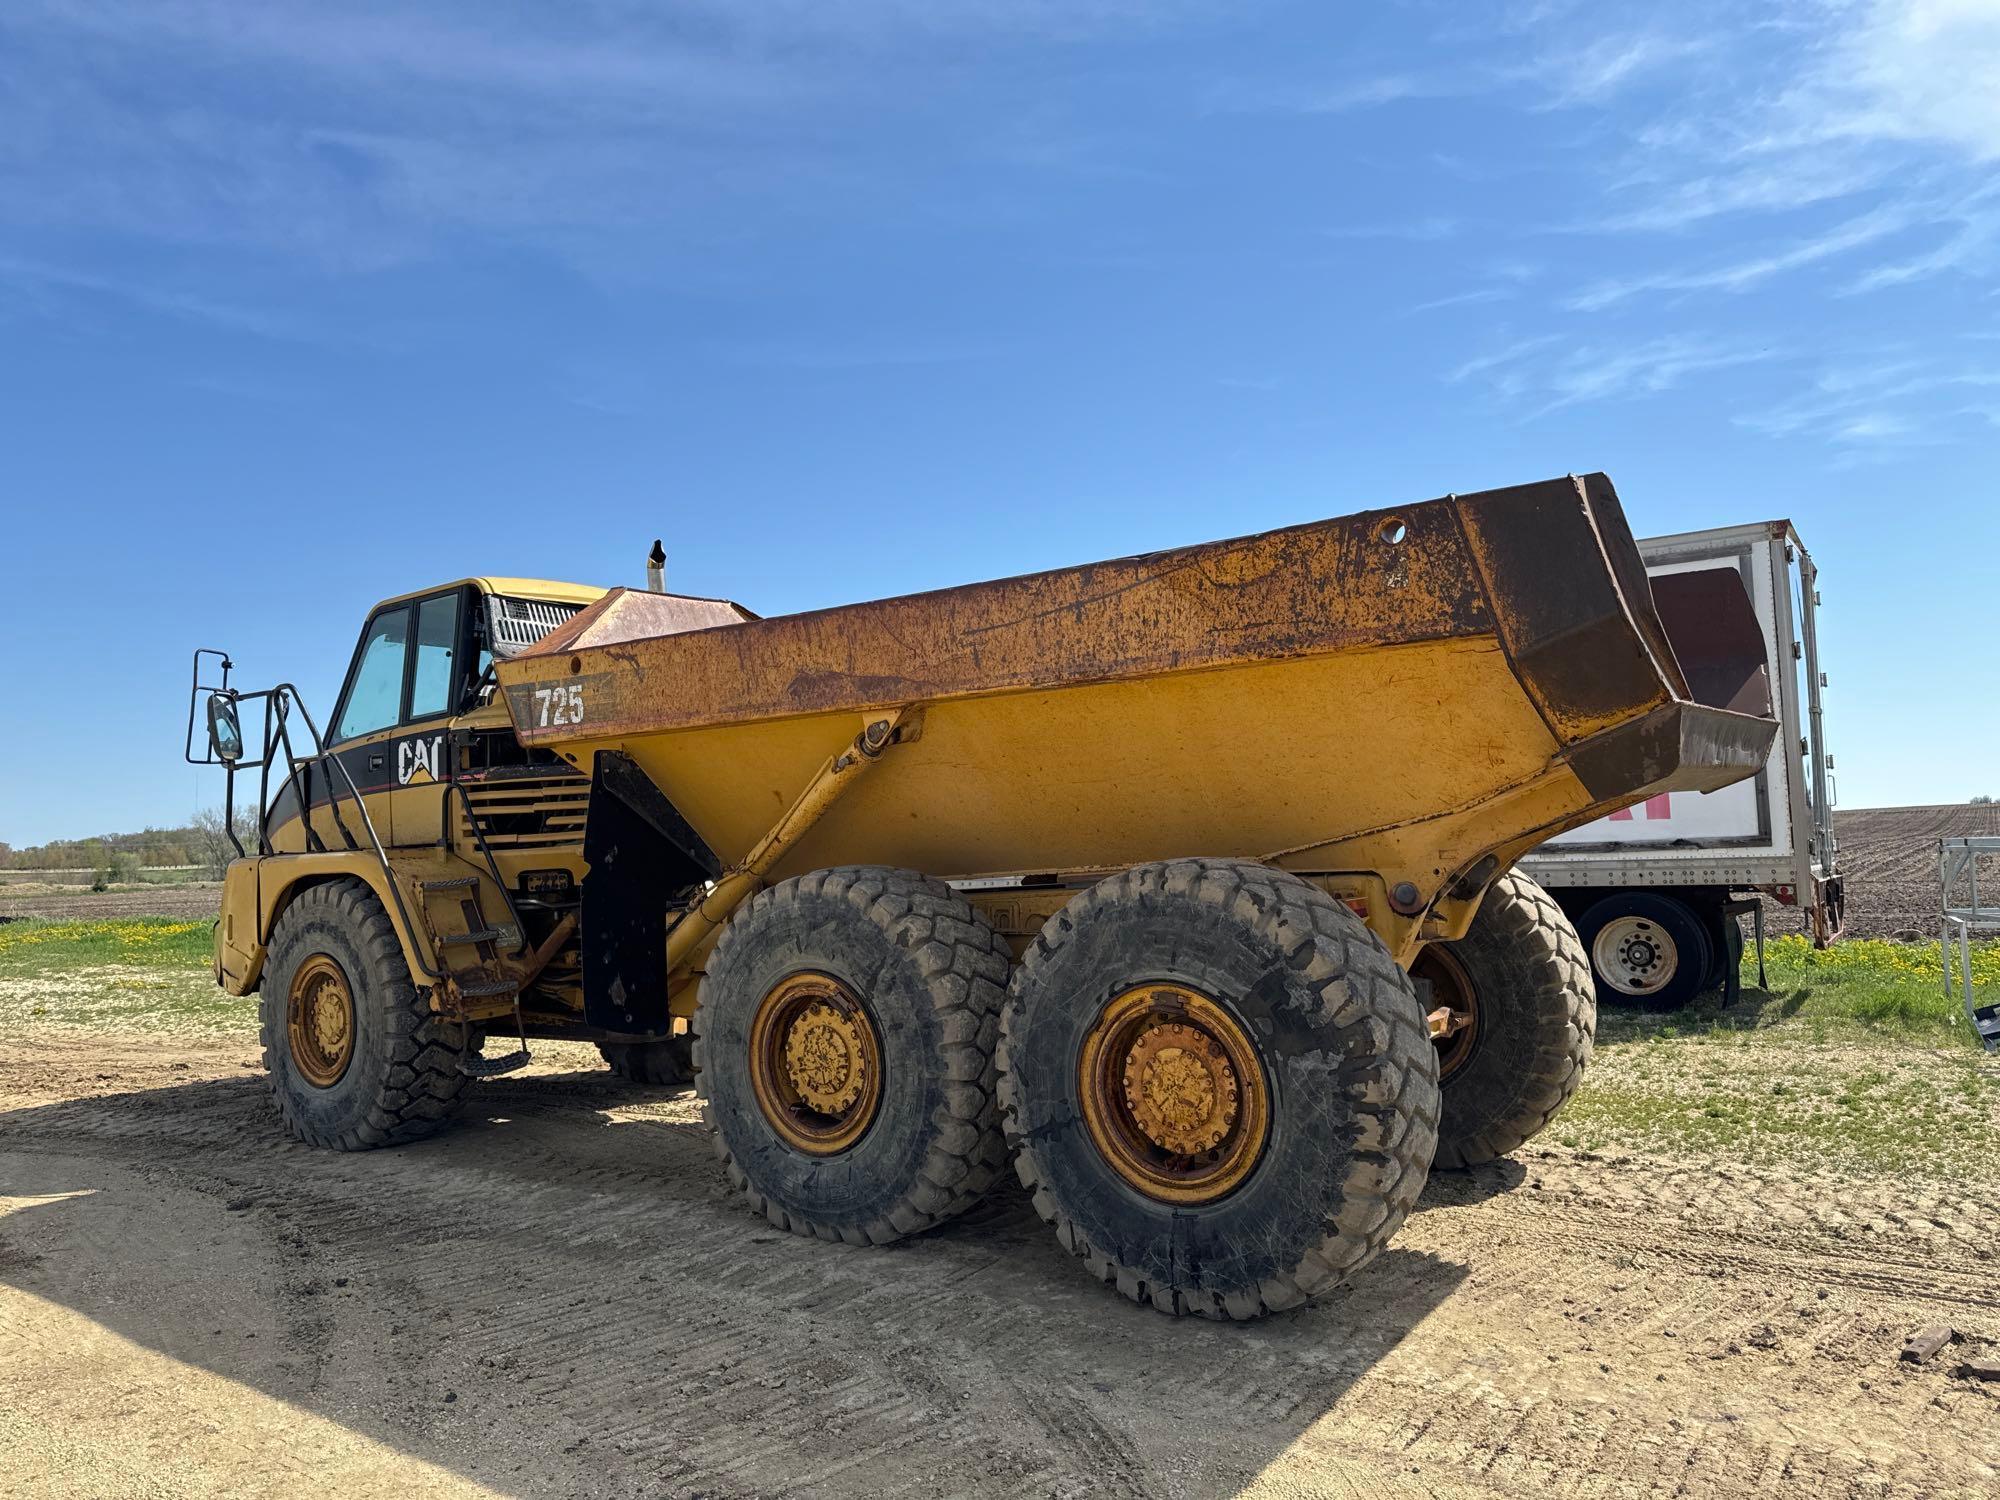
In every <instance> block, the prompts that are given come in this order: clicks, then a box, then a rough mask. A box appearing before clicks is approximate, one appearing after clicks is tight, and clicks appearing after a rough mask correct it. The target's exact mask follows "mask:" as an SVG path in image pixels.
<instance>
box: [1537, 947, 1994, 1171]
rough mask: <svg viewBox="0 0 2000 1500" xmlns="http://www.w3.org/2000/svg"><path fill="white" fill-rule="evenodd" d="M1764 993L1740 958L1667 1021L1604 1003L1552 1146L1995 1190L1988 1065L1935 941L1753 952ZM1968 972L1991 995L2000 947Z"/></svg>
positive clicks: (1749, 963)
mask: <svg viewBox="0 0 2000 1500" xmlns="http://www.w3.org/2000/svg"><path fill="white" fill-rule="evenodd" d="M1767 959H1768V962H1767V970H1768V975H1769V979H1770V986H1769V988H1768V989H1760V988H1758V987H1757V985H1756V978H1757V975H1756V963H1755V959H1754V957H1753V958H1750V959H1746V961H1745V965H1744V971H1745V972H1744V975H1743V985H1744V989H1743V996H1742V998H1741V999H1740V1000H1739V1001H1738V1002H1737V1003H1736V1004H1735V1005H1731V1006H1726V1007H1725V1006H1724V1005H1723V1004H1722V1001H1721V997H1720V996H1719V995H1708V996H1704V997H1703V998H1702V999H1700V1000H1698V1001H1697V1002H1696V1003H1695V1004H1694V1005H1693V1006H1691V1007H1689V1008H1688V1009H1687V1010H1684V1011H1680V1012H1677V1013H1674V1014H1668V1015H1656V1014H1651V1013H1647V1012H1643V1011H1635V1010H1626V1009H1619V1008H1614V1007H1609V1006H1606V1007H1602V1008H1600V1010H1599V1013H1598V1031H1597V1037H1598V1041H1597V1053H1596V1057H1595V1059H1594V1061H1593V1063H1592V1066H1591V1070H1590V1073H1589V1075H1588V1077H1587V1079H1586V1082H1585V1085H1584V1088H1583V1089H1582V1091H1581V1092H1580V1093H1579V1094H1578V1095H1577V1096H1576V1098H1575V1099H1574V1100H1573V1101H1572V1102H1571V1103H1570V1106H1569V1107H1568V1109H1566V1110H1565V1111H1564V1113H1563V1115H1562V1116H1561V1118H1560V1120H1559V1121H1558V1122H1557V1125H1556V1127H1555V1134H1556V1137H1557V1139H1558V1140H1559V1141H1560V1142H1562V1143H1563V1144H1566V1145H1570V1146H1575V1147H1580V1148H1583V1149H1587V1150H1606V1149H1629V1150H1634V1151H1640V1152H1648V1153H1660V1152H1665V1153H1671V1154H1681V1155H1698V1156H1704V1157H1714V1158H1725V1159H1737V1160H1745V1161H1755V1162H1762V1163H1767V1164H1789V1165H1794V1166H1798V1167H1801V1168H1815V1169H1817V1168H1833V1169H1836V1170H1844V1171H1852V1172H1859V1173H1863V1174H1867V1175H1875V1176H1881V1175H1894V1176H1908V1177H1926V1178H1934V1179H1936V1178H1959V1179H1978V1180H1981V1181H1993V1180H1996V1179H2000V1165H1996V1164H1994V1163H1992V1162H1991V1161H1990V1157H1991V1155H1992V1153H1991V1151H1990V1147H1989V1144H1988V1143H1989V1142H1990V1140H1991V1138H1992V1136H1993V1135H1994V1133H1995V1132H1996V1130H2000V1060H1997V1059H1993V1058H1989V1057H1988V1056H1987V1055H1986V1054H1985V1053H1984V1052H1982V1051H1981V1050H1980V1048H1979V1043H1978V1039H1977V1037H1976V1036H1974V1034H1973V1032H1972V1028H1971V1026H1970V1024H1969V1023H1968V1022H1967V1020H1966V1017H1965V1012H1964V1009H1963V1007H1962V1006H1961V1005H1960V1003H1959V1001H1958V1000H1957V999H1956V998H1953V999H1949V1000H1947V999H1946V998H1945V995H1944V991H1943V967H1942V960H1941V959H1940V956H1939V950H1938V945H1937V944H1936V943H1910V944H1904V943H1889V942H1880V941H1874V940H1860V941H1854V942H1846V943H1841V944H1838V945H1836V946H1835V947H1833V948H1831V949H1828V950H1826V951H1824V952H1815V951H1814V950H1813V948H1812V947H1811V945H1810V944H1809V943H1807V942H1806V940H1805V939H1804V938H1799V937H1786V938H1780V939H1777V940H1776V941H1774V942H1772V943H1770V944H1769V945H1768V948H1767ZM1973 976H1974V980H1975V983H1977V984H1978V985H1979V986H1980V988H1981V989H1982V990H1983V991H1986V992H1989V993H1993V992H2000V943H1986V944H1982V945H1979V946H1978V947H1976V948H1975V950H1974V957H1973Z"/></svg>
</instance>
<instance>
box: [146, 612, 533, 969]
mask: <svg viewBox="0 0 2000 1500" xmlns="http://www.w3.org/2000/svg"><path fill="white" fill-rule="evenodd" d="M204 656H213V657H216V658H218V659H219V660H220V662H221V663H222V680H221V682H219V683H215V684H205V683H203V682H202V680H201V659H202V657H204ZM233 666H234V663H233V662H231V661H230V659H229V657H228V655H227V653H225V652H221V651H216V650H214V649H212V648H209V647H202V648H200V649H198V650H197V651H196V652H195V654H194V681H193V688H192V691H191V692H190V694H189V697H188V727H187V745H186V747H185V752H184V753H185V754H186V757H187V759H188V761H189V762H190V763H191V764H193V765H211V766H212V765H218V764H219V765H221V766H222V768H223V771H224V774H225V777H226V780H225V782H224V787H223V808H222V817H223V822H224V824H225V825H226V826H227V828H228V832H229V842H230V844H231V846H232V847H234V848H235V850H236V855H237V858H239V859H241V858H245V857H247V856H246V851H245V850H244V848H243V841H242V840H241V839H239V838H238V837H237V836H236V773H237V772H238V771H250V770H254V771H256V772H257V773H258V778H257V852H258V853H259V854H272V853H275V852H276V851H275V850H273V849H272V848H271V836H270V829H269V828H268V827H267V826H266V825H267V822H268V819H269V816H270V807H271V763H272V761H273V760H274V759H275V758H276V756H277V753H278V751H279V749H280V748H282V749H283V751H284V756H285V768H286V777H285V783H284V784H285V785H286V786H295V787H297V788H298V796H299V817H300V822H301V823H302V824H303V826H304V828H305V836H306V840H307V847H308V849H309V850H310V849H311V846H312V845H314V844H317V845H318V846H319V852H322V853H323V852H325V848H326V845H325V843H324V841H322V840H321V839H320V837H319V835H318V833H317V832H316V831H315V830H314V828H313V826H312V808H311V806H310V805H309V804H308V802H307V798H308V796H309V795H310V792H311V788H310V785H309V782H308V781H305V780H302V779H301V777H300V769H301V764H302V763H301V761H300V759H299V757H298V755H297V754H296V752H295V751H294V750H293V747H292V736H291V727H290V717H291V712H292V710H293V709H297V710H298V715H299V717H300V719H302V720H304V722H305V726H306V732H307V733H308V734H310V735H311V736H312V746H313V754H312V757H311V758H310V759H309V760H306V761H305V762H303V765H304V766H305V767H306V768H307V770H308V776H309V775H310V767H311V766H313V765H314V764H318V765H322V766H326V767H328V768H329V769H328V770H327V772H326V782H327V793H328V796H327V806H328V809H329V811H330V812H331V813H332V816H333V821H334V826H335V827H337V828H339V830H340V834H341V837H342V838H343V839H345V840H346V841H347V845H348V847H349V848H350V849H352V850H354V851H355V852H357V853H358V852H360V848H361V846H360V844H359V842H358V841H357V840H356V839H355V837H354V833H353V830H352V829H350V828H349V827H348V826H347V821H346V819H344V818H343V817H341V815H340V798H341V795H342V794H341V790H340V786H339V783H338V782H336V781H335V779H334V772H335V771H338V772H339V773H340V781H344V782H345V783H346V784H347V791H346V795H347V796H349V797H352V798H353V799H354V806H355V809H356V811H358V812H359V813H360V814H361V826H362V828H363V829H364V830H365V831H366V832H367V835H368V847H369V849H370V850H372V851H373V853H374V855H375V862H376V864H377V865H379V866H380V867H381V870H382V881H383V884H384V885H386V886H387V887H388V889H389V896H390V899H391V900H393V901H394V902H395V904H396V915H397V917H398V918H399V919H400V920H401V922H402V926H403V931H405V932H409V933H414V932H416V931H417V930H418V929H417V927H416V924H415V923H414V922H412V921H411V920H410V908H409V904H408V903H407V902H406V901H405V900H404V899H403V888H402V886H401V885H400V884H398V883H397V880H396V872H395V870H394V868H393V867H392V866H391V865H390V863H389V854H388V851H387V850H386V849H385V848H384V847H383V844H382V836H381V835H380V834H379V833H377V832H376V831H375V820H374V818H373V817H371V816H370V815H369V812H368V803H367V800H366V799H365V798H364V797H363V796H362V795H361V788H360V786H359V785H357V784H356V782H355V780H354V773H353V772H351V771H349V770H348V769H347V766H346V765H345V764H344V763H343V762H342V761H341V759H340V757H339V756H337V755H329V754H328V753H327V749H326V739H325V737H324V736H323V735H321V734H320V732H319V725H318V724H317V723H316V722H314V720H313V716H312V710H311V709H309V708H307V707H306V704H305V698H304V696H303V695H302V694H301V693H300V692H299V690H298V688H297V687H296V686H294V685H293V684H292V683H289V682H281V683H279V684H277V685H276V686H275V687H268V688H264V689H261V690H260V691H258V692H254V693H245V692H240V691H238V690H237V689H236V688H233V687H231V686H230V685H229V673H230V670H231V668H232V667H233ZM204 692H207V693H209V694H210V695H212V696H213V695H220V696H223V697H226V698H227V699H228V700H229V702H230V704H231V706H232V707H238V708H240V706H241V705H242V704H245V703H255V702H259V701H261V702H263V704H264V706H265V707H264V733H263V748H262V753H261V754H260V756H259V757H258V759H256V760H254V761H246V760H243V759H241V758H240V757H239V758H238V759H236V760H222V759H220V758H219V757H216V756H214V755H209V756H206V757H203V758H201V759H196V757H195V755H194V712H195V705H196V704H197V703H198V702H199V701H200V700H201V695H202V694H203V693H204ZM238 723H239V728H240V724H241V715H240V713H239V715H238ZM488 865H489V867H490V868H492V869H493V871H494V875H495V878H496V881H498V874H499V871H498V867H497V866H496V865H493V862H492V858H491V855H490V853H489V855H488ZM498 883H499V885H500V889H501V894H502V895H503V896H507V888H506V883H505V882H504V881H498ZM507 909H508V912H509V914H510V915H512V916H513V917H514V922H515V927H516V929H517V933H516V935H517V937H519V936H520V933H519V931H518V929H519V927H520V917H519V914H518V913H515V912H514V903H513V900H512V898H511V896H508V897H507ZM263 936H265V937H266V938H268V937H269V934H268V933H267V934H263ZM410 951H411V953H413V954H414V955H415V957H416V960H417V966H418V967H419V968H420V969H422V970H423V972H424V977H425V978H426V979H429V980H431V981H433V982H436V983H443V982H444V981H445V979H446V978H447V974H446V972H445V971H444V970H442V969H437V968H433V967H432V965H431V960H430V956H429V955H428V954H426V953H424V952H423V951H422V950H421V946H420V945H418V944H415V943H412V944H411V945H410ZM517 956H518V955H517Z"/></svg>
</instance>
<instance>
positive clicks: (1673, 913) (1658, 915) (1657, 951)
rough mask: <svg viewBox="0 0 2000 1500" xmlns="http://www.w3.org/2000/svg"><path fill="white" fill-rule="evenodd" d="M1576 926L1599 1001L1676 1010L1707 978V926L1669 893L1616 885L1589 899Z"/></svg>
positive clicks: (1710, 957) (1710, 958) (1710, 956)
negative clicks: (1592, 900)
mask: <svg viewBox="0 0 2000 1500" xmlns="http://www.w3.org/2000/svg"><path fill="white" fill-rule="evenodd" d="M1576 928H1577V932H1578V933H1579V934H1580V935H1581V936H1582V938H1583V943H1584V946H1585V947H1586V948H1588V949H1589V950H1590V968H1591V972H1592V973H1593V974H1594V975H1596V977H1597V998H1598V999H1599V1000H1600V1001H1609V1002H1611V1003H1613V1004H1616V1003H1618V1002H1619V1001H1621V1000H1622V1001H1625V1002H1626V1003H1628V1004H1634V1003H1636V1004H1639V1005H1643V1006H1644V1007H1645V1008H1646V1009H1648V1010H1678V1009H1680V1007H1681V1006H1683V1005H1686V1004H1687V1003H1688V1001H1690V1000H1692V999H1694V997H1695V996H1696V995H1698V994H1700V993H1701V991H1702V989H1703V988H1704V986H1706V985H1707V983H1708V973H1709V965H1710V963H1711V962H1712V961H1713V958H1714V953H1713V950H1712V948H1711V945H1710V943H1709V937H1708V932H1707V930H1706V928H1705V927H1704V926H1703V925H1702V920H1701V918H1700V917H1698V916H1696V915H1695V914H1694V912H1693V910H1692V909H1691V908H1690V907H1688V905H1687V904H1686V903H1685V902H1682V901H1676V900H1675V899H1674V898H1673V897H1671V896H1660V895H1656V894H1654V893H1653V892H1651V891H1619V892H1617V893H1616V894H1613V895H1610V896H1606V897H1604V898H1603V899H1602V900H1601V901H1598V902H1596V903H1594V904H1593V905H1591V906H1590V907H1589V908H1588V909H1587V910H1586V911H1585V912H1584V914H1583V920H1582V921H1580V922H1578V923H1577V924H1576Z"/></svg>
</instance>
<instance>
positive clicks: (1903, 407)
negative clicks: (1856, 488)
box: [1735, 350, 2000, 447]
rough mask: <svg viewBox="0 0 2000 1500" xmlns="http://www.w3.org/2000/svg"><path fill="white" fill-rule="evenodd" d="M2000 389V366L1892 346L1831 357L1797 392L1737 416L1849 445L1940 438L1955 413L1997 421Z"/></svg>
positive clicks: (1762, 428) (1759, 426) (1785, 434)
mask: <svg viewBox="0 0 2000 1500" xmlns="http://www.w3.org/2000/svg"><path fill="white" fill-rule="evenodd" d="M1996 396H2000V367H1991V366H1986V365H1980V364H1975V363H1966V362H1954V361H1949V360H1945V359H1941V358H1939V357H1937V356H1935V355H1933V354H1931V353H1929V352H1926V351H1909V350H1891V351H1888V352H1886V353H1881V354H1877V355H1875V356H1873V357H1855V358H1849V359H1847V360H1844V361H1841V362H1837V363H1831V364H1828V365H1827V366H1825V367H1824V368H1822V369H1821V370H1820V372H1819V373H1818V374H1817V375H1816V376H1814V377H1813V378H1812V380H1811V381H1810V382H1809V383H1808V384H1807V385H1806V386H1805V387H1804V388H1802V389H1800V390H1799V391H1797V392H1795V393H1794V394H1792V395H1791V396H1789V397H1787V398H1786V399H1784V400H1782V401H1779V402H1777V403H1775V404H1773V405H1771V406H1768V407H1765V408H1763V409H1761V410H1755V411H1749V412H1745V413H1742V414H1740V415H1739V416H1738V417H1737V418H1736V419H1735V420H1736V424H1737V425H1738V426H1740V427H1744V428H1747V429H1749V430H1750V431H1752V432H1756V433H1760V434H1762V435H1764V436H1766V437H1771V438H1796V437H1811V438H1814V439H1817V440H1820V441H1824V442H1829V443H1833V444H1836V445H1841V446H1849V447H1852V446H1878V445H1882V444H1890V443H1910V442H1925V441H1936V440H1938V439H1939V438H1940V437H1941V436H1942V428H1943V427H1944V426H1946V425H1948V424H1950V423H1951V422H1953V421H1954V420H1962V419H1963V418H1965V417H1967V416H1972V417H1975V418H1977V419H1978V420H1980V421H1982V422H1990V421H1991V416H1990V413H1991V411H1992V410H1993V408H1994V406H1995V398H1996Z"/></svg>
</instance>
